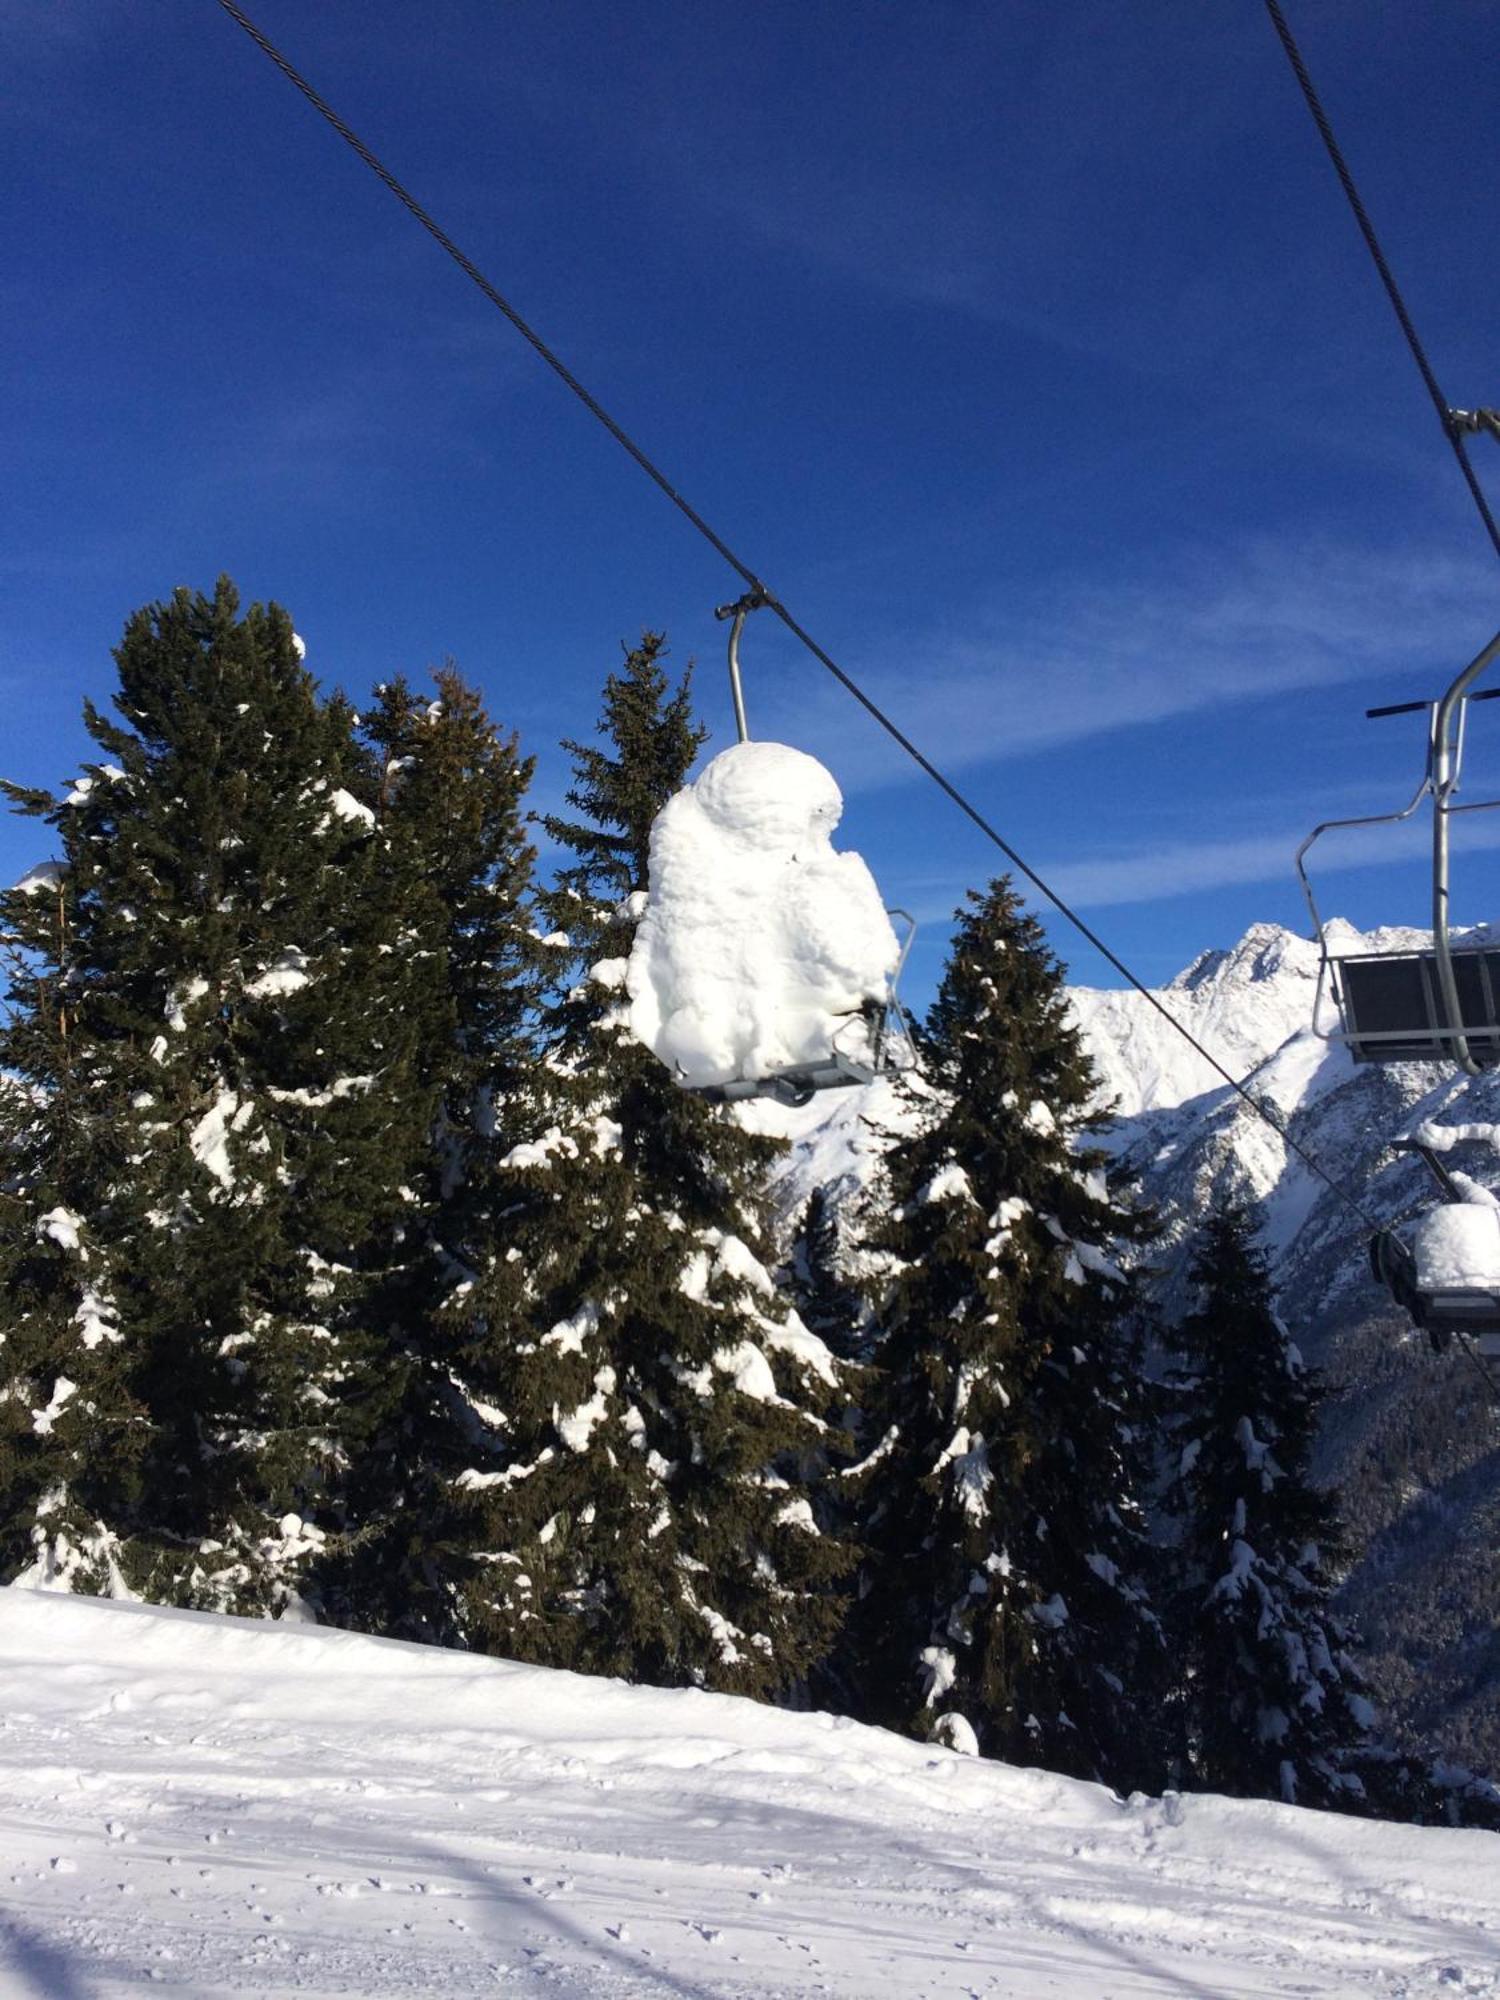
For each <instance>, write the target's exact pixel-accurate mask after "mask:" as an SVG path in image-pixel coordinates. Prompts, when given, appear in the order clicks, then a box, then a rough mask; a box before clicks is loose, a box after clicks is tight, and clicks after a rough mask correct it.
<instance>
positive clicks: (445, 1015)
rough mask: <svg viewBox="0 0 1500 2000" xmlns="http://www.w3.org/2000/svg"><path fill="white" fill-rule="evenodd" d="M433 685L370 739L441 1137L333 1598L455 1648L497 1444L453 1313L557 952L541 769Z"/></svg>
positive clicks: (387, 1628) (446, 688) (383, 1307)
mask: <svg viewBox="0 0 1500 2000" xmlns="http://www.w3.org/2000/svg"><path fill="white" fill-rule="evenodd" d="M435 680H436V696H435V698H433V699H431V700H428V699H424V698H422V697H420V696H419V695H417V694H416V693H415V692H414V691H413V690H412V688H411V687H410V686H409V685H408V684H407V682H406V681H405V680H404V679H399V678H398V679H396V680H393V681H391V682H389V683H387V684H386V685H385V686H383V687H381V688H379V689H378V690H377V691H376V702H375V706H374V708H373V710H372V711H371V713H370V714H369V715H367V716H366V717H365V720H364V724H363V730H362V736H363V740H364V742H365V743H366V745H367V746H368V748H369V751H370V753H371V756H372V770H371V777H370V782H371V785H372V796H373V798H374V801H375V809H376V814H377V821H378V824H379V827H380V829H381V832H382V834H383V835H384V836H385V845H384V849H383V857H384V864H385V867H386V870H387V873H388V877H389V880H388V883H387V887H386V891H385V894H386V898H387V900H388V901H389V903H390V904H392V905H393V906H396V907H399V908H401V909H403V910H404V911H405V912H406V913H407V915H406V922H405V930H404V934H403V942H402V950H403V951H404V952H405V953H406V954H407V955H408V956H415V957H419V958H421V959H423V960H426V961H429V962H430V963H431V964H432V966H433V967H434V969H435V972H436V973H437V974H438V976H437V977H436V980H435V989H436V994H437V997H438V1003H439V1004H437V1005H436V1006H435V1007H434V1008H433V1010H432V1013H431V1016H430V1019H429V1020H428V1022H427V1024H426V1027H425V1031H424V1035H423V1040H422V1048H421V1065H422V1074H423V1078H424V1081H425V1084H426V1086H427V1089H428V1090H429V1092H430V1098H429V1102H430V1103H431V1106H432V1126H431V1130H430V1132H429V1134H428V1144H427V1146H426V1149H425V1152H424V1154H423V1156H422V1159H421V1161H420V1164H419V1166H418V1167H417V1169H416V1170H415V1171H414V1173H413V1175H412V1177H411V1188H412V1198H411V1202H410V1206H409V1207H408V1209H407V1210H406V1211H405V1212H404V1213H403V1214H402V1216H401V1217H400V1219H399V1223H398V1232H397V1240H396V1241H395V1242H393V1244H392V1246H391V1253H390V1257H389V1263H388V1272H387V1281H386V1284H385V1288H384V1291H383V1294H382V1297H381V1299H380V1301H379V1306H380V1316H381V1319H382V1322H383V1323H384V1324H385V1325H386V1326H387V1327H388V1328H389V1330H390V1338H389V1344H388V1360H387V1366H386V1368H385V1371H384V1374H383V1378H382V1381H381V1384H380V1400H381V1414H380V1417H379V1420H378V1422H377V1423H376V1425H375V1426H374V1429H373V1433H372V1435H371V1437H370V1440H369V1442H368V1444H367V1445H366V1447H365V1449H364V1451H363V1452H362V1453H361V1455H360V1459H359V1462H358V1464H357V1466H356V1467H355V1469H354V1476H353V1479H352V1505H353V1508H354V1513H355V1516H356V1518H357V1519H358V1520H359V1522H360V1530H359V1533H358V1535H357V1536H356V1537H354V1538H353V1539H352V1540H351V1541H350V1542H349V1543H348V1544H346V1546H345V1548H344V1549H343V1550H342V1551H341V1554H340V1559H339V1561H338V1562H337V1564H336V1565H335V1566H334V1568H333V1571H332V1573H331V1574H330V1575H329V1577H328V1579H327V1583H326V1586H325V1588H326V1593H327V1595H328V1597H329V1599H330V1601H331V1602H332V1603H333V1604H334V1606H335V1607H336V1610H337V1615H338V1617H339V1620H340V1622H342V1623H347V1624H354V1625H359V1626H362V1627H364V1628H366V1629H370V1630H374V1631H380V1632H386V1633H396V1634H401V1635H405V1636H409V1637H422V1638H433V1639H439V1640H441V1639H443V1638H447V1637H452V1636H454V1634H455V1625H454V1618H453V1609H452V1605H451V1602H450V1594H449V1593H448V1591H447V1590H446V1589H445V1587H444V1584H443V1580H442V1579H443V1575H444V1564H443V1562H442V1561H441V1560H435V1559H434V1548H433V1537H434V1534H435V1532H436V1531H437V1524H438V1523H439V1522H440V1521H441V1519H442V1517H443V1512H444V1507H445V1505H446V1497H447V1484H448V1482H449V1481H451V1480H452V1479H453V1478H454V1477H455V1476H456V1475H457V1474H458V1473H459V1472H461V1471H462V1470H463V1469H464V1467H465V1466H466V1465H468V1464H469V1462H470V1456H471V1445H472V1438H473V1434H474V1431H475V1428H476V1426H478V1427H480V1429H481V1432H482V1430H483V1424H482V1419H480V1417H479V1416H478V1415H477V1414H476V1412H475V1411H474V1409H473V1407H472V1406H471V1405H470V1404H469V1403H468V1402H467V1401H466V1400H465V1399H464V1397H463V1396H462V1394H461V1393H460V1391H459V1388H458V1385H457V1382H456V1380H455V1375H454V1367H455V1360H456V1355H455V1352H454V1339H455V1333H456V1330H457V1329H458V1328H459V1326H460V1325H461V1318H460V1317H459V1316H457V1315H454V1314H453V1313H450V1312H445V1311H444V1310H443V1301H444V1299H445V1297H446V1296H447V1295H448V1294H449V1293H451V1292H453V1291H455V1290H458V1291H459V1292H460V1293H461V1292H462V1288H463V1287H464V1286H465V1285H467V1284H469V1283H471V1282H472V1280H473V1278H474V1276H475V1273H476V1272H477V1271H478V1270H480V1269H481V1268H482V1267H483V1266H484V1264H485V1263H486V1261H487V1260H488V1259H490V1258H491V1257H492V1256H493V1255H494V1254H495V1251H496V1245H497V1244H503V1242H504V1241H505V1239H506V1236H507V1218H506V1215H505V1209H506V1206H507V1204H508V1202H509V1201H510V1199H511V1195H510V1193H509V1191H508V1188H507V1185H506V1183H507V1176H506V1175H505V1174H503V1173H500V1172H498V1171H497V1167H496V1162H497V1161H498V1160H499V1159H500V1158H502V1157H503V1155H504V1154H505V1153H506V1151H507V1150H508V1149H509V1146H510V1144H511V1138H510V1137H508V1136H507V1121H508V1119H509V1118H510V1117H511V1116H512V1110H511V1107H512V1106H513V1105H514V1104H515V1103H516V1102H517V1100H518V1099H519V1098H520V1097H521V1096H522V1094H523V1091H524V1086H525V1079H526V1078H527V1076H528V1075H529V1072H530V1070H531V1068H532V1067H533V1065H534V1063H535V1061H536V1056H537V1046H536V1035H537V1026H536V1012H537V1007H538V1004H539V999H540V987H541V977H540V968H541V964H542V962H543V960H544V959H545V957H546V956H547V952H546V948H545V946H544V944H543V942H542V941H541V940H539V939H538V938H537V936H536V935H535V932H534V929H533V927H532V923H531V903H530V893H531V876H532V870H533V866H534V863H535V852H534V849H533V848H532V846H531V844H530V842H529V840H528V839H527V836H526V825H525V816H524V802H525V796H526V791H527V788H528V786H529V784H530V782H531V776H532V769H533V763H532V760H531V759H530V758H523V757H522V756H521V755H520V753H519V749H518V746H517V742H516V739H515V737H514V736H509V737H506V736H502V735H501V734H500V733H499V732H498V731H497V729H496V727H495V725H494V723H493V721H492V720H491V718H490V717H489V715H488V714H487V713H486V710H485V707H484V703H483V700H482V698H481V697H480V695H479V693H478V692H477V690H475V689H474V688H472V687H470V686H469V685H468V684H467V683H466V682H465V681H464V679H463V678H462V676H461V675H460V674H459V672H458V670H457V669H456V667H454V666H453V665H452V664H451V662H450V663H449V664H448V665H446V666H444V667H443V668H441V669H440V670H439V671H438V673H437V674H436V676H435Z"/></svg>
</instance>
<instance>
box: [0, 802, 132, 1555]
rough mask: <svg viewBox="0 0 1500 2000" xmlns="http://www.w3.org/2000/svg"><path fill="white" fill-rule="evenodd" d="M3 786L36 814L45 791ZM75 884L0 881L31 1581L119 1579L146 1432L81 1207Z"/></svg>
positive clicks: (95, 1178)
mask: <svg viewBox="0 0 1500 2000" xmlns="http://www.w3.org/2000/svg"><path fill="white" fill-rule="evenodd" d="M7 791H8V794H9V796H10V798H11V800H12V802H13V803H14V804H16V805H17V806H19V807H20V808H21V809H23V810H27V811H30V812H32V813H34V814H40V813H43V812H45V811H46V810H47V809H48V807H49V806H50V805H51V804H52V801H51V800H50V798H49V797H48V796H47V795H46V794H43V793H39V792H25V791H21V790H19V789H17V788H15V787H8V788H7ZM76 895H77V889H76V884H75V882H74V880H73V879H72V878H71V877H70V876H69V874H68V873H67V872H66V871H65V870H64V869H63V867H62V866H61V865H60V864H59V863H57V862H55V861H52V862H46V863H43V864H42V865H40V866H38V867H36V868H34V869H32V870H30V871H29V873H28V874H27V875H26V876H25V877H23V879H22V880H21V882H20V883H19V884H18V885H17V887H16V888H15V889H13V890H11V891H9V892H8V893H6V894H5V895H3V896H0V937H3V940H4V947H5V962H4V972H5V977H6V982H7V985H8V987H9V1003H8V1018H7V1020H6V1022H5V1025H4V1028H3V1029H0V1065H3V1068H0V1579H3V1580H5V1581H10V1580H11V1579H13V1578H14V1577H16V1576H17V1575H18V1574H25V1573H26V1572H27V1571H28V1570H29V1569H33V1566H34V1575H35V1580H37V1581H42V1580H45V1579H48V1578H49V1577H50V1579H51V1580H52V1581H55V1582H57V1583H59V1584H63V1585H66V1586H67V1587H69V1588H72V1589H78V1590H89V1591H101V1590H102V1591H109V1590H115V1591H119V1590H121V1589H123V1588H124V1586H123V1581H122V1579H121V1576H120V1572H119V1567H118V1560H117V1558H118V1551H119V1546H120V1542H119V1535H120V1528H121V1524H122V1523H123V1522H125V1521H126V1520H127V1519H128V1517H129V1511H130V1496H131V1493H132V1489H133V1483H134V1476H135V1468H136V1464H137V1462H138V1460H139V1457H140V1455H141V1452H142V1451H143V1450H144V1447H145V1442H146V1433H145V1427H144V1424H143V1421H142V1416H143V1413H142V1412H141V1410H140V1408H139V1406H138V1405H137V1403H136V1402H135V1399H134V1397H133V1396H132V1394H131V1391H130V1387H129V1379H128V1368H127V1365H126V1356H125V1353H124V1348H123V1342H122V1339H121V1335H120V1331H119V1326H118V1314H117V1311H116V1309H115V1306H114V1303H113V1292H112V1283H111V1279H110V1276H109V1273H108V1269H107V1265H106V1262H105V1259H104V1257H103V1255H102V1254H101V1247H100V1246H99V1245H98V1244H97V1243H95V1242H92V1241H91V1240H90V1238H89V1231H88V1229H87V1226H86V1224H85V1222H84V1219H83V1218H84V1214H85V1213H87V1212H92V1211H93V1210H95V1209H96V1208H97V1207H98V1206H99V1203H100V1199H101V1195H102V1190H103V1188H104V1187H105V1186H107V1184H108V1180H109V1176H110V1173H111V1171H112V1170H113V1169H112V1166H111V1157H110V1152H109V1149H108V1148H107V1147H106V1146H105V1145H104V1144H101V1143H100V1139H99V1133H98V1131H97V1120H96V1119H95V1118H94V1117H93V1116H92V1115H91V1107H90V1106H89V1105H88V1103H87V1101H86V1098H85V1096H84V1093H83V1091H82V1088H81V1079H80V1078H79V1077H78V1076H77V1075H75V1070H74V1063H73V1051H74V1047H75V1037H76V1022H75V1010H74V1005H73V996H72V991H71V956H72V955H71V938H72V932H73V927H74V911H75V901H76ZM118 1164H119V1162H118V1160H116V1161H115V1163H114V1165H115V1167H116V1168H117V1167H118Z"/></svg>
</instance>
